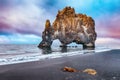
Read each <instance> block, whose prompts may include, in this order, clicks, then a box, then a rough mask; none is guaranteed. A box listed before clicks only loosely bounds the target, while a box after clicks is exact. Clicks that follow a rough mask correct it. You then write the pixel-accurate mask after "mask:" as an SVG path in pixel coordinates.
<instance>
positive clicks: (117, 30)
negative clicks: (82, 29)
mask: <svg viewBox="0 0 120 80" xmlns="http://www.w3.org/2000/svg"><path fill="white" fill-rule="evenodd" d="M96 30H97V33H98V36H100V37H112V38H120V15H119V14H114V15H104V16H102V17H101V18H99V19H97V20H96Z"/></svg>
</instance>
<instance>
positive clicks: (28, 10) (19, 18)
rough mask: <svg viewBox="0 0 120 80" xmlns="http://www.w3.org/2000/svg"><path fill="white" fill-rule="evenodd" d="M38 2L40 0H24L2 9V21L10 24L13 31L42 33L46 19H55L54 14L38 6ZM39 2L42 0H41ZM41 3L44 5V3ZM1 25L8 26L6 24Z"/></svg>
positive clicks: (0, 14) (0, 17) (0, 16)
mask: <svg viewBox="0 0 120 80" xmlns="http://www.w3.org/2000/svg"><path fill="white" fill-rule="evenodd" d="M14 1H15V0H14ZM17 1H18V0H17ZM37 2H38V0H31V1H29V0H22V1H21V4H20V5H17V6H15V7H12V8H10V9H8V10H5V11H1V13H0V22H2V23H3V24H6V25H9V27H10V28H11V33H12V32H15V33H16V32H18V33H23V34H30V33H31V34H36V35H40V34H41V32H42V31H43V29H44V23H45V21H46V19H52V20H53V16H52V14H51V13H49V12H47V10H45V9H44V8H42V7H40V6H38V5H37ZM39 2H42V1H41V0H40V1H39ZM8 3H9V2H8ZM10 3H11V2H10ZM39 5H42V3H41V4H39ZM3 18H4V19H3ZM0 27H4V28H6V26H5V25H2V26H0ZM6 30H7V28H6ZM9 32H10V30H9Z"/></svg>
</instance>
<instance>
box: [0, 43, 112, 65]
mask: <svg viewBox="0 0 120 80" xmlns="http://www.w3.org/2000/svg"><path fill="white" fill-rule="evenodd" d="M109 50H111V49H110V48H109V47H106V46H96V48H95V49H92V50H88V49H83V48H82V46H69V47H66V48H61V47H59V46H52V47H51V48H43V49H40V48H38V47H37V45H31V44H27V45H25V44H24V45H22V44H21V45H15V44H1V45H0V65H8V64H16V63H23V62H30V61H40V60H45V59H52V58H60V57H64V56H73V55H79V54H83V55H84V54H95V53H96V52H103V51H109Z"/></svg>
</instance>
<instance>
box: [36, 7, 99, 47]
mask: <svg viewBox="0 0 120 80" xmlns="http://www.w3.org/2000/svg"><path fill="white" fill-rule="evenodd" d="M96 37H97V35H96V32H95V22H94V20H93V19H92V18H91V17H89V16H87V15H85V14H76V13H75V10H74V8H71V7H65V8H64V9H63V10H61V11H58V14H57V16H56V19H55V21H54V22H53V24H52V25H51V23H50V21H49V20H46V24H45V30H44V31H43V33H42V39H43V40H42V41H41V43H40V44H39V46H38V47H41V48H42V47H50V46H51V45H52V42H53V40H55V39H59V40H60V42H61V43H62V46H66V45H67V44H69V43H72V42H75V43H77V44H83V47H95V40H96Z"/></svg>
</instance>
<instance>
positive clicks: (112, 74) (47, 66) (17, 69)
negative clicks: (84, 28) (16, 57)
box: [0, 50, 120, 80]
mask: <svg viewBox="0 0 120 80" xmlns="http://www.w3.org/2000/svg"><path fill="white" fill-rule="evenodd" d="M64 66H69V67H72V68H75V69H77V70H79V71H80V72H74V73H70V72H63V71H62V70H61V68H63V67H64ZM86 68H92V69H95V70H96V71H97V74H96V75H95V76H93V75H89V74H87V73H83V72H82V71H83V70H84V69H86ZM0 80H120V50H112V51H106V52H101V53H93V54H89V53H88V54H87V53H86V54H80V55H74V56H68V57H62V58H56V59H46V60H42V61H35V62H27V63H19V64H11V65H4V66H0Z"/></svg>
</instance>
